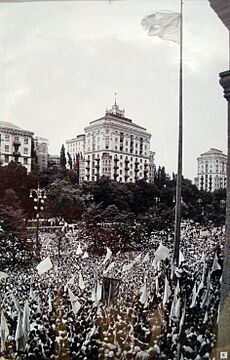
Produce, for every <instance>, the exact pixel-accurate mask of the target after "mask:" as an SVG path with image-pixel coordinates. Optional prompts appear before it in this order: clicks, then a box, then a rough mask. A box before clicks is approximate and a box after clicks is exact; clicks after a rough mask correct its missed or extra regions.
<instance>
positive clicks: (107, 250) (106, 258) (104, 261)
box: [102, 247, 112, 265]
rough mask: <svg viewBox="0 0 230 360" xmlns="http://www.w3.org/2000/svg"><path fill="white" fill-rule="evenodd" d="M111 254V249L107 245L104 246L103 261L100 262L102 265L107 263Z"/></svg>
mask: <svg viewBox="0 0 230 360" xmlns="http://www.w3.org/2000/svg"><path fill="white" fill-rule="evenodd" d="M111 255H112V251H111V250H110V249H109V248H108V247H107V248H106V255H105V258H104V260H103V263H102V264H103V265H105V264H106V263H107V261H108V260H109V259H110V257H111Z"/></svg>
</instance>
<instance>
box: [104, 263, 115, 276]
mask: <svg viewBox="0 0 230 360" xmlns="http://www.w3.org/2000/svg"><path fill="white" fill-rule="evenodd" d="M114 266H115V262H112V263H111V264H109V266H108V267H107V268H106V269H105V271H104V272H103V274H106V273H107V272H108V271H110V270H111V269H113V268H114Z"/></svg>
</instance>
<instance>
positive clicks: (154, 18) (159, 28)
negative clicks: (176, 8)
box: [141, 10, 180, 44]
mask: <svg viewBox="0 0 230 360" xmlns="http://www.w3.org/2000/svg"><path fill="white" fill-rule="evenodd" d="M141 25H142V26H143V28H144V29H145V30H147V31H148V35H149V36H158V37H159V38H161V39H163V40H170V41H174V42H176V43H177V44H179V42H180V14H179V13H175V12H172V11H166V10H165V11H158V12H156V13H154V14H151V15H148V16H145V17H144V18H143V19H142V20H141Z"/></svg>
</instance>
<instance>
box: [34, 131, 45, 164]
mask: <svg viewBox="0 0 230 360" xmlns="http://www.w3.org/2000/svg"><path fill="white" fill-rule="evenodd" d="M34 147H35V151H36V155H37V159H38V166H39V168H40V169H41V170H43V169H47V167H48V153H49V151H48V147H49V141H48V140H47V139H44V138H42V137H39V136H36V137H35V138H34Z"/></svg>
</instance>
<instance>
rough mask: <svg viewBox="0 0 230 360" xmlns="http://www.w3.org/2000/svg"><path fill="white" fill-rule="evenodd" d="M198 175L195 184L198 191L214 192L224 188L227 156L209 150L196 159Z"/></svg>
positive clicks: (218, 151) (215, 150)
mask: <svg viewBox="0 0 230 360" xmlns="http://www.w3.org/2000/svg"><path fill="white" fill-rule="evenodd" d="M197 161H198V173H197V177H196V178H195V184H196V186H197V187H198V189H199V190H206V191H215V190H218V189H223V188H225V187H226V183H227V170H226V167H227V155H225V154H224V153H223V152H222V151H221V150H218V149H214V148H211V149H210V150H208V151H207V152H205V153H203V154H201V155H200V157H198V159H197Z"/></svg>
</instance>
